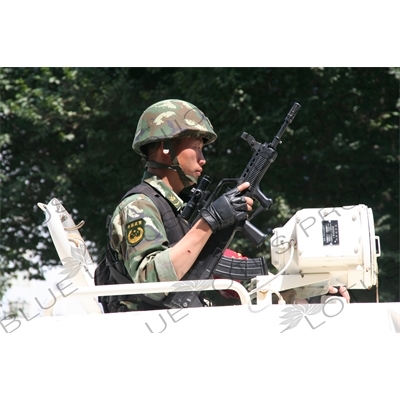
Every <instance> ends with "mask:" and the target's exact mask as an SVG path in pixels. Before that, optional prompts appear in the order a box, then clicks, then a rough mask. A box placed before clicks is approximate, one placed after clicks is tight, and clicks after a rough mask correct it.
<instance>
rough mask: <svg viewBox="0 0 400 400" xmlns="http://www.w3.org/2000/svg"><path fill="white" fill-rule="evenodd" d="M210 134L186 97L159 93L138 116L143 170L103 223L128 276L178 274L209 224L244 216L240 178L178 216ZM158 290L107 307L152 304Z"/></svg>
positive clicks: (246, 204) (144, 278) (137, 147)
mask: <svg viewBox="0 0 400 400" xmlns="http://www.w3.org/2000/svg"><path fill="white" fill-rule="evenodd" d="M216 139H217V135H216V133H215V132H214V129H213V127H212V125H211V123H210V121H209V120H208V118H207V117H206V116H205V115H204V114H203V112H202V111H200V110H199V109H198V108H197V107H196V106H194V105H193V104H190V103H188V102H186V101H182V100H175V99H171V100H164V101H160V102H158V103H155V104H153V105H151V106H150V107H148V108H147V109H146V110H145V111H144V112H143V114H142V116H141V117H140V119H139V122H138V126H137V130H136V133H135V137H134V140H133V145H132V147H133V150H134V151H135V152H136V153H138V154H139V155H140V156H141V157H142V159H143V161H144V163H145V172H144V175H143V178H142V182H141V184H140V185H138V186H136V187H135V188H134V189H133V190H132V191H131V192H132V193H133V194H130V195H128V197H126V198H125V199H124V200H123V201H122V202H121V203H120V204H119V205H118V207H117V208H116V210H115V212H114V214H113V216H112V218H111V223H110V225H109V237H110V243H111V247H112V248H113V249H114V250H115V251H116V252H117V253H118V258H119V259H120V260H121V261H123V264H124V266H125V268H126V270H127V272H128V273H129V276H130V277H131V278H132V280H133V282H134V283H143V282H157V281H161V282H162V281H176V280H180V279H181V278H182V277H183V276H184V275H185V274H186V272H187V271H188V270H189V269H190V268H191V266H192V265H193V263H194V262H195V260H196V259H197V257H198V255H199V253H200V251H201V250H202V249H203V247H204V245H205V244H206V243H207V240H208V239H209V237H210V236H211V234H212V233H213V232H216V231H217V230H219V229H222V228H225V227H227V226H230V225H232V224H234V223H235V222H237V221H240V220H243V219H245V218H247V212H248V211H251V209H252V204H253V200H252V199H251V198H249V197H245V196H243V195H242V194H241V192H242V191H243V190H245V189H246V188H248V187H249V183H247V182H246V183H243V184H241V185H239V186H238V187H237V188H235V189H233V190H231V191H229V192H227V193H225V194H223V195H222V196H220V197H219V198H217V199H216V200H215V201H214V202H213V203H212V204H211V205H210V206H209V207H207V208H205V209H202V210H201V218H199V219H198V221H197V222H196V223H195V224H194V225H193V226H192V227H189V226H188V225H187V224H186V223H185V222H184V221H182V220H181V219H180V218H178V217H177V215H178V213H179V212H180V210H181V209H182V208H183V205H184V202H183V200H182V199H181V198H180V197H179V194H180V193H181V191H182V190H183V189H184V188H186V187H189V186H191V185H194V184H196V183H197V180H198V178H199V176H200V175H201V174H202V172H203V167H204V165H205V164H206V160H205V158H204V155H203V147H204V146H206V145H209V144H210V143H213V142H214V141H215V140H216ZM154 196H155V197H154ZM160 201H162V202H164V203H162V206H163V210H167V212H164V211H163V212H160V209H159V208H160V207H157V205H156V204H155V203H158V202H160ZM165 205H166V207H167V209H165ZM170 211H172V212H170ZM166 214H168V218H167V217H166ZM164 298H165V295H164V294H149V295H146V296H141V297H138V296H130V297H129V298H125V299H122V300H121V299H119V300H118V303H117V304H116V303H115V302H114V305H113V306H112V307H110V310H112V311H131V310H143V309H154V308H158V307H162V300H163V299H164Z"/></svg>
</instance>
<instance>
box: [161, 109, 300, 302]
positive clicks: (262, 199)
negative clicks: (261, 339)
mask: <svg viewBox="0 0 400 400" xmlns="http://www.w3.org/2000/svg"><path fill="white" fill-rule="evenodd" d="M299 109H300V104H298V103H294V104H293V106H292V108H291V109H290V111H289V113H288V114H287V116H286V118H285V121H284V123H283V124H282V126H281V128H280V130H279V131H278V133H277V134H276V136H275V137H274V139H273V141H272V142H271V143H263V144H261V143H259V142H257V141H256V140H255V139H254V137H253V136H251V135H249V134H248V133H246V132H244V133H243V134H242V138H243V139H244V140H246V141H247V143H248V144H249V145H250V147H252V149H253V152H254V153H253V156H252V157H251V159H250V161H249V162H248V164H247V166H246V168H245V169H244V171H243V173H242V174H241V176H240V177H239V178H238V179H223V180H221V181H220V182H219V184H218V185H217V187H216V188H215V190H214V191H213V193H212V194H211V195H210V196H209V198H208V199H207V201H206V202H205V205H204V207H207V206H208V205H209V204H211V202H212V201H213V200H214V199H215V198H216V197H217V196H218V194H219V192H220V190H221V188H222V187H223V186H225V185H226V184H229V183H234V184H235V185H236V186H237V185H240V184H241V183H243V182H249V183H250V186H249V187H248V188H247V189H246V190H245V191H243V192H242V193H243V194H244V195H246V196H248V197H251V198H253V199H256V200H257V201H258V202H259V203H260V206H259V207H258V208H257V209H256V210H255V211H254V212H253V214H252V216H251V218H250V219H252V218H254V216H256V215H258V214H259V213H260V212H262V211H264V210H267V209H269V208H270V207H271V205H272V200H271V199H269V198H268V197H267V196H265V195H264V193H262V191H261V189H260V187H259V184H260V182H261V179H262V178H263V176H264V174H265V173H266V172H267V170H268V168H269V167H270V165H271V164H272V163H273V162H274V160H275V159H276V157H277V155H278V153H277V152H276V147H277V146H278V144H280V143H281V138H282V135H283V133H284V132H285V130H286V128H287V126H288V125H289V124H290V123H291V122H292V121H293V119H294V117H295V116H296V114H297V112H298V111H299ZM208 183H209V182H208ZM207 186H208V184H207ZM198 197H200V196H199V195H198ZM194 208H195V207H192V209H194ZM196 218H200V216H199V215H197V217H196ZM250 219H248V220H246V221H240V222H237V223H236V224H233V225H231V226H229V227H227V228H224V229H221V230H219V231H217V232H216V233H214V234H212V235H211V237H210V239H209V240H208V241H207V243H206V245H205V246H204V248H203V250H202V251H201V252H200V254H199V256H198V258H197V260H196V261H195V262H194V264H193V266H192V267H191V269H190V270H189V271H188V272H187V273H186V275H185V276H184V277H183V278H182V280H186V281H187V280H203V279H209V278H210V276H212V274H213V273H215V271H218V270H219V271H220V272H221V273H222V274H224V275H223V277H227V276H229V277H230V278H232V279H238V278H237V277H236V278H234V276H239V277H243V275H244V276H246V277H247V278H249V277H253V276H251V274H250V272H247V270H243V269H242V267H243V265H245V266H246V267H247V266H249V265H250V264H249V265H247V264H243V260H234V261H232V260H230V261H229V259H228V260H226V259H223V258H222V257H223V254H224V251H225V250H226V249H227V247H228V246H229V244H230V242H231V241H232V239H233V237H234V235H235V233H236V232H237V231H241V232H242V233H243V234H244V235H245V236H246V237H247V238H248V239H249V240H250V241H251V242H252V243H253V244H254V245H255V246H256V247H259V246H260V245H261V244H262V243H263V242H264V240H265V238H266V237H267V235H266V234H264V233H263V232H261V231H260V230H259V229H258V228H257V227H255V226H254V225H253V224H252V223H251V222H250ZM225 258H226V257H225ZM221 259H222V261H223V262H222V265H221V266H220V267H218V266H219V265H220V262H221ZM257 260H258V261H257ZM260 260H262V261H260ZM250 263H251V265H252V267H253V272H255V273H256V274H259V272H261V274H263V273H262V272H264V273H265V272H266V268H265V262H264V259H263V258H262V259H253V261H251V262H250ZM227 264H229V265H230V266H231V268H230V269H229V265H228V270H229V271H230V272H227ZM254 267H255V268H254ZM240 269H242V271H241V272H238V271H239V270H240ZM232 271H233V272H232ZM243 271H245V272H243ZM249 271H250V270H249ZM235 272H236V274H235ZM254 276H256V275H254ZM239 279H240V278H239ZM164 305H165V306H166V307H168V308H182V307H202V306H203V304H202V302H201V301H200V299H199V297H198V293H197V292H196V291H190V292H170V293H169V294H168V295H167V297H166V299H165V301H164Z"/></svg>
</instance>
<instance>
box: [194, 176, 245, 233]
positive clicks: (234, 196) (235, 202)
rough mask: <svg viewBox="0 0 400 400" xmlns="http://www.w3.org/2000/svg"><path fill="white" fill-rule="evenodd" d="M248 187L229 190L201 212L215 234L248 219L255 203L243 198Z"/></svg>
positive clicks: (243, 185)
mask: <svg viewBox="0 0 400 400" xmlns="http://www.w3.org/2000/svg"><path fill="white" fill-rule="evenodd" d="M248 186H249V185H248V184H247V183H244V184H242V185H240V186H239V187H237V188H234V189H232V190H229V191H228V192H226V193H225V194H223V195H222V196H220V197H218V199H216V200H214V201H213V202H212V203H211V204H210V205H209V206H208V207H206V208H203V209H202V210H201V211H200V214H201V216H202V217H203V218H204V220H205V221H206V222H207V224H208V225H210V227H211V229H212V231H213V232H214V233H215V232H216V231H217V230H219V229H223V228H226V227H228V226H230V225H233V224H234V223H235V222H238V221H242V220H244V219H246V218H247V211H248V210H251V205H252V203H253V201H252V199H250V198H249V197H245V196H243V195H242V193H241V190H244V189H246V188H247V187H248Z"/></svg>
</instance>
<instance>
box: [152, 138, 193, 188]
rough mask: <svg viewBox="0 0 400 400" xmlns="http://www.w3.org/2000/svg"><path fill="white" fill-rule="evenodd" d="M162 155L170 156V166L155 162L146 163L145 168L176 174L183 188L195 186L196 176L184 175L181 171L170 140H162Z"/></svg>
mask: <svg viewBox="0 0 400 400" xmlns="http://www.w3.org/2000/svg"><path fill="white" fill-rule="evenodd" d="M163 153H164V154H169V155H170V156H171V160H172V165H167V164H162V163H160V162H157V161H147V162H146V164H145V167H146V168H148V167H152V168H165V169H170V170H172V171H175V172H177V173H178V175H179V177H180V178H181V181H182V183H183V186H184V187H185V188H187V187H189V186H192V185H193V184H197V177H196V176H191V175H185V173H184V172H183V171H182V168H181V166H180V165H179V161H178V157H177V156H176V152H175V148H174V146H173V144H172V141H171V140H164V149H163Z"/></svg>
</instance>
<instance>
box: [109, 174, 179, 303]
mask: <svg viewBox="0 0 400 400" xmlns="http://www.w3.org/2000/svg"><path fill="white" fill-rule="evenodd" d="M143 181H145V182H147V183H149V184H150V185H151V186H153V187H154V188H155V189H157V191H158V192H159V193H161V195H163V197H164V198H166V199H168V200H169V202H170V203H172V204H173V206H174V207H175V208H176V209H177V210H178V211H179V210H180V209H181V208H182V207H183V205H184V202H183V200H182V199H180V198H179V196H178V195H177V194H176V193H175V192H173V191H172V189H170V188H169V187H168V186H167V185H166V184H165V183H164V182H162V181H161V180H160V179H159V178H158V177H157V176H154V175H151V174H150V173H148V172H147V171H146V172H145V173H144V175H143V178H142V182H143ZM109 229H110V231H109V237H110V243H111V247H112V248H113V249H114V250H116V251H117V252H118V254H119V257H120V258H121V259H122V260H123V261H124V265H125V268H126V269H127V271H128V273H129V275H130V276H131V277H132V280H133V282H134V283H145V282H164V281H176V280H178V278H177V276H176V273H175V270H174V268H173V265H172V262H171V258H170V248H169V243H168V238H167V233H166V230H165V227H164V224H163V221H162V217H161V215H160V212H159V210H158V209H157V208H156V206H155V204H154V203H153V201H152V200H151V199H150V198H149V197H148V196H146V195H144V194H134V195H131V196H129V197H127V198H125V199H124V200H123V201H122V202H121V203H120V204H119V205H118V207H117V208H116V209H115V211H114V214H113V216H112V219H111V223H110V227H109ZM148 296H149V297H151V298H153V299H154V300H163V299H164V298H165V295H164V294H160V293H158V294H149V295H148ZM124 304H125V302H124ZM126 305H127V306H128V308H129V309H132V310H134V309H136V307H135V305H134V304H126Z"/></svg>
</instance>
